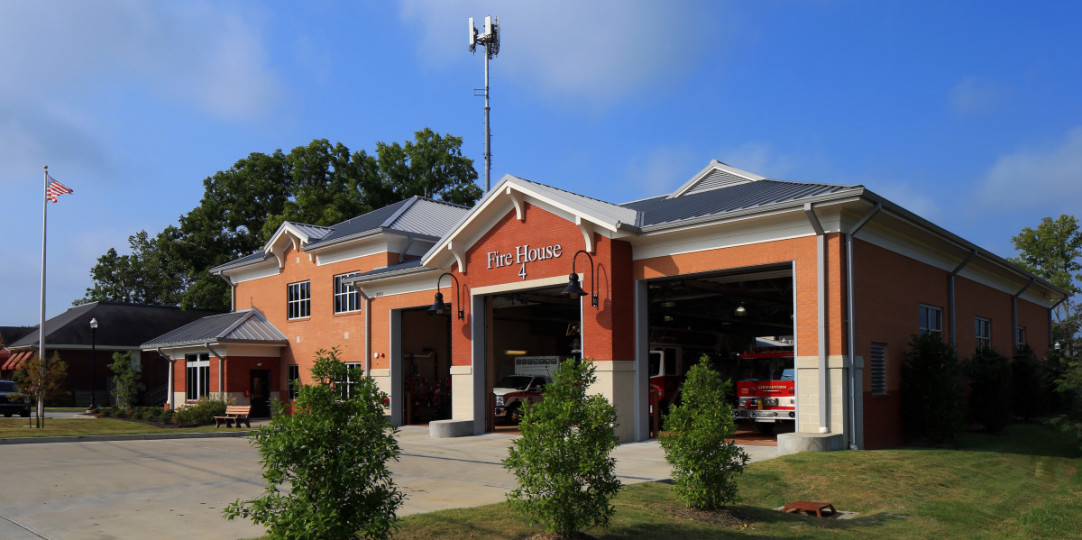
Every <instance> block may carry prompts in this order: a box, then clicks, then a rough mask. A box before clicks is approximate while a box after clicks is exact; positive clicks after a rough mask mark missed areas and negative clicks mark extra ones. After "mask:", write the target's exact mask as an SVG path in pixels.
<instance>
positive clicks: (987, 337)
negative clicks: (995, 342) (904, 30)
mask: <svg viewBox="0 0 1082 540" xmlns="http://www.w3.org/2000/svg"><path fill="white" fill-rule="evenodd" d="M974 323H975V329H974V330H975V332H976V335H977V348H978V349H987V348H988V347H991V346H992V321H991V320H989V319H985V318H983V317H977V318H976V319H974Z"/></svg>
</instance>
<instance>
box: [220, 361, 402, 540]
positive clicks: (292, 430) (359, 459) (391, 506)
mask: <svg viewBox="0 0 1082 540" xmlns="http://www.w3.org/2000/svg"><path fill="white" fill-rule="evenodd" d="M312 377H313V379H314V381H315V384H311V385H305V386H301V387H300V389H299V390H298V395H297V401H296V405H295V407H294V413H293V415H292V416H290V415H287V414H285V411H284V410H283V405H282V404H281V403H280V402H278V401H275V402H274V416H273V418H272V419H271V421H270V424H268V425H266V426H264V427H262V428H260V429H259V430H258V431H256V432H255V435H254V436H253V437H252V441H253V444H256V445H258V446H259V453H260V455H261V456H262V463H263V479H264V480H265V481H266V484H267V487H266V490H265V491H264V494H263V496H262V497H260V498H257V499H252V500H248V501H241V500H239V499H238V500H236V501H234V502H232V503H230V504H229V506H227V507H226V508H225V510H224V511H223V514H224V515H225V516H226V517H227V518H228V519H233V518H235V517H237V516H241V517H245V518H250V519H251V520H252V521H254V522H255V523H258V524H261V525H266V526H267V527H268V528H269V531H268V532H269V535H270V536H271V537H274V538H352V537H353V536H354V535H355V534H358V533H359V534H361V535H363V536H366V537H369V538H386V537H389V536H390V535H391V533H392V532H393V531H394V527H395V524H396V521H397V516H396V515H395V512H396V511H397V509H398V507H399V506H401V504H402V500H403V499H404V495H403V494H401V493H400V492H399V491H398V488H397V487H396V486H395V483H394V480H393V479H392V478H391V471H390V469H389V468H388V466H387V462H388V460H391V459H394V460H397V459H398V454H399V452H400V450H399V448H398V441H396V440H395V437H394V436H395V433H397V430H395V428H393V427H391V425H390V423H388V422H387V420H386V418H385V417H384V415H383V398H384V397H385V394H384V393H382V392H380V391H379V388H377V387H376V383H375V382H374V381H373V380H372V378H371V377H367V376H365V377H362V378H360V380H357V375H356V374H355V373H354V374H350V373H349V372H348V371H347V368H346V365H345V364H343V363H342V362H341V361H339V359H338V349H331V350H330V351H324V350H322V349H320V350H319V351H316V359H315V365H314V366H313V367H312ZM345 381H350V382H349V383H348V385H349V397H343V389H344V387H345V385H346V383H345ZM283 486H286V488H285V489H283Z"/></svg>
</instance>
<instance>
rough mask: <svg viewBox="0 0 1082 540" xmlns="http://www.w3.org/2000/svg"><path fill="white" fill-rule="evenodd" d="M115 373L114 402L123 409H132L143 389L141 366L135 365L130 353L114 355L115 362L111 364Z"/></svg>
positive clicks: (111, 368)
mask: <svg viewBox="0 0 1082 540" xmlns="http://www.w3.org/2000/svg"><path fill="white" fill-rule="evenodd" d="M109 370H110V371H112V372H113V390H112V394H113V402H114V403H116V406H117V407H120V408H121V409H130V408H131V407H132V406H133V405H135V400H136V399H138V397H139V391H140V390H142V389H143V383H142V382H140V381H139V365H138V364H133V363H132V361H131V353H130V352H117V353H113V362H112V363H111V364H109Z"/></svg>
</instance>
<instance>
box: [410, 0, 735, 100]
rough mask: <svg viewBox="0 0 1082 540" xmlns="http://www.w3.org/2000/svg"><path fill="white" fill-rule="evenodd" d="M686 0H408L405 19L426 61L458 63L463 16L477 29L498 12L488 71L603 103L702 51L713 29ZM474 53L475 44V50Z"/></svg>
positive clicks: (667, 74)
mask: <svg viewBox="0 0 1082 540" xmlns="http://www.w3.org/2000/svg"><path fill="white" fill-rule="evenodd" d="M693 7H694V6H692V5H690V4H685V3H675V4H674V3H660V2H659V3H645V2H636V3H629V2H624V1H620V0H599V1H592V2H574V1H571V0H552V1H546V2H528V1H518V2H505V3H499V4H494V3H492V2H484V1H479V0H462V1H457V2H444V1H437V0H407V1H405V2H403V3H402V10H401V13H402V18H403V20H404V21H406V22H410V21H413V20H419V21H420V23H421V25H422V27H423V31H422V38H421V43H420V45H419V53H420V54H421V56H422V57H423V59H424V60H425V61H426V62H427V63H429V64H432V65H450V64H454V65H459V64H461V63H462V62H463V59H464V57H467V56H468V53H467V50H466V47H467V44H468V42H467V40H468V26H467V18H468V17H474V19H475V21H476V22H475V25H476V26H477V27H478V28H479V30H481V31H483V28H481V27H482V26H483V24H484V17H485V16H486V15H493V16H496V15H498V16H499V17H500V29H501V39H500V41H501V46H500V54H499V56H498V57H497V58H496V59H495V60H493V64H492V69H493V70H494V71H496V70H499V71H500V72H503V73H511V74H512V78H513V80H515V81H516V82H517V83H518V84H519V85H521V86H522V87H525V88H529V89H534V90H536V91H538V92H539V93H540V94H542V95H543V96H544V97H546V98H548V99H554V100H566V99H583V100H586V101H588V102H589V104H590V105H591V106H594V107H603V106H606V105H608V104H612V103H614V102H618V101H620V100H622V99H624V98H626V97H628V96H632V95H635V94H636V93H638V92H641V91H643V89H645V88H647V87H649V86H652V85H657V84H665V83H664V81H671V80H672V79H673V78H674V77H678V76H680V75H681V74H682V73H684V72H685V71H686V69H687V68H688V67H690V65H691V64H692V63H693V62H695V61H696V60H697V59H698V57H699V56H700V55H701V51H702V49H703V47H702V46H701V44H702V42H703V41H704V40H705V38H706V37H707V36H709V35H711V33H713V32H718V31H719V30H718V28H717V25H711V23H710V21H708V20H707V18H706V17H703V16H702V13H701V10H699V12H696V10H694V9H692V8H693ZM477 54H481V51H480V49H478V53H477Z"/></svg>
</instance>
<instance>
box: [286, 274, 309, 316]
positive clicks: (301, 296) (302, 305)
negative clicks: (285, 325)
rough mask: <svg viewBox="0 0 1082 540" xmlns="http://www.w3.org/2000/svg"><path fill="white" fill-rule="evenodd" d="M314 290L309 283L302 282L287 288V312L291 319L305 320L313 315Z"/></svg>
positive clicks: (291, 284)
mask: <svg viewBox="0 0 1082 540" xmlns="http://www.w3.org/2000/svg"><path fill="white" fill-rule="evenodd" d="M311 301H312V290H311V286H310V285H309V282H307V281H300V282H297V283H290V284H289V285H287V286H286V311H287V314H288V317H289V318H290V319H303V318H305V317H308V316H310V315H311V313H312V308H311Z"/></svg>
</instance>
